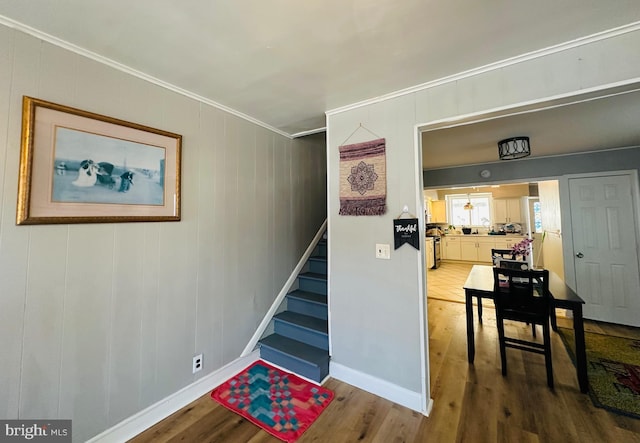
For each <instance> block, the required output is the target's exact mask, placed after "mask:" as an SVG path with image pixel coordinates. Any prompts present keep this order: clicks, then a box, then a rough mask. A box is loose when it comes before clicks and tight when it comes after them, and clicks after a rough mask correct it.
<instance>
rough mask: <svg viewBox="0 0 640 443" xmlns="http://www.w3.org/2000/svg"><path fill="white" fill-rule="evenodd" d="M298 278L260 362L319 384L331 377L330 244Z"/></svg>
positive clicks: (322, 242)
mask: <svg viewBox="0 0 640 443" xmlns="http://www.w3.org/2000/svg"><path fill="white" fill-rule="evenodd" d="M305 268H307V271H306V272H305V271H303V272H301V273H300V274H298V277H297V280H298V289H295V290H293V291H291V292H289V293H288V294H287V296H286V305H287V306H286V310H285V311H282V312H280V313H279V314H276V315H275V316H274V317H273V329H274V333H273V334H271V335H268V336H267V337H264V338H263V339H262V340H260V341H259V343H260V358H262V359H263V360H266V361H269V362H271V363H273V364H275V365H278V366H280V367H282V368H285V369H287V370H289V371H291V372H294V373H296V374H298V375H301V376H303V377H306V378H308V379H310V380H313V381H315V382H317V383H320V382H322V380H324V378H325V377H326V376H327V375H328V374H329V333H328V322H327V242H326V240H324V239H322V240H320V241H319V242H318V245H317V246H316V250H315V254H313V255H312V256H311V257H310V258H309V259H308V260H307V264H306V266H305Z"/></svg>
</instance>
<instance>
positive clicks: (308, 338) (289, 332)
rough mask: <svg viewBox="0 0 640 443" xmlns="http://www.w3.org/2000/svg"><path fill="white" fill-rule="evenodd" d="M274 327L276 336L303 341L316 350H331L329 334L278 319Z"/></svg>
mask: <svg viewBox="0 0 640 443" xmlns="http://www.w3.org/2000/svg"><path fill="white" fill-rule="evenodd" d="M273 326H274V330H275V333H276V334H280V335H283V336H285V337H287V338H291V339H293V340H298V341H301V342H302V343H306V344H308V345H311V346H315V347H316V348H320V349H325V350H329V338H328V336H327V334H323V333H321V332H315V331H311V330H309V329H305V328H300V327H298V326H297V325H294V324H291V323H288V322H283V321H280V320H278V319H277V318H276V319H275V322H274V324H273Z"/></svg>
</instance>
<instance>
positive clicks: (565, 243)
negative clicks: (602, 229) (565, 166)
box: [557, 169, 640, 295]
mask: <svg viewBox="0 0 640 443" xmlns="http://www.w3.org/2000/svg"><path fill="white" fill-rule="evenodd" d="M610 175H629V176H630V178H631V201H632V204H633V215H634V217H633V218H634V219H633V224H634V228H635V229H634V230H635V233H636V251H638V259H639V260H638V263H639V266H638V272H639V273H640V184H639V182H638V170H637V169H628V170H621V171H602V172H590V173H584V174H568V175H563V176H561V177H558V179H557V180H558V181H559V183H558V184H559V188H560V201H561V202H568V203H569V204H568V205H561V206H560V225H561V229H562V231H561V232H562V233H563V235H562V252H563V253H562V255H563V262H564V279H565V282H566V283H567V285H568V286H569V287H570V288H571V289H573V290H574V291H575V290H576V288H577V281H576V267H575V260H574V249H573V235H572V233H571V226H572V220H571V199H570V195H569V180H570V179H576V178H590V177H607V176H610ZM565 233H566V234H565ZM578 295H580V294H578Z"/></svg>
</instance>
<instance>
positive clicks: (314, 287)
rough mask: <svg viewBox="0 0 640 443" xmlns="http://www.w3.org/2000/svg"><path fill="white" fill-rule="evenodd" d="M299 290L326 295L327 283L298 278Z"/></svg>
mask: <svg viewBox="0 0 640 443" xmlns="http://www.w3.org/2000/svg"><path fill="white" fill-rule="evenodd" d="M298 283H299V285H298V286H299V288H300V290H302V291H307V292H315V293H316V294H324V295H327V282H326V280H325V281H322V280H315V279H311V278H305V277H303V276H301V275H299V276H298Z"/></svg>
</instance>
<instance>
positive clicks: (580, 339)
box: [463, 265, 589, 393]
mask: <svg viewBox="0 0 640 443" xmlns="http://www.w3.org/2000/svg"><path fill="white" fill-rule="evenodd" d="M493 287H494V284H493V266H490V265H473V267H472V268H471V271H470V272H469V276H468V277H467V280H466V282H465V283H464V286H463V288H464V294H465V304H466V316H467V358H468V360H469V363H470V364H473V360H474V358H475V352H476V351H475V332H474V319H473V298H474V297H475V298H476V299H477V303H478V308H479V309H478V312H479V318H481V315H482V314H481V313H482V310H481V306H482V299H483V298H487V299H491V300H493V299H494V292H493ZM549 292H550V294H549V295H550V296H551V304H552V309H551V313H550V314H551V315H550V319H551V327H552V329H553V330H554V331H556V332H557V330H558V324H557V319H556V315H555V309H556V308H560V309H567V310H569V311H571V313H572V317H573V329H574V336H575V360H576V373H577V376H578V385H579V386H580V391H581V392H585V393H586V392H588V391H589V381H588V379H587V351H586V347H585V341H584V319H583V317H582V305H584V300H583V299H582V298H580V296H579V295H578V294H576V292H575V291H574V290H573V289H571V288H570V287H569V286H568V285H567V284H566V283H565V281H564V280H562V279H561V278H560V277H559V276H558V275H557V274H555V273H554V272H551V271H549Z"/></svg>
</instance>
